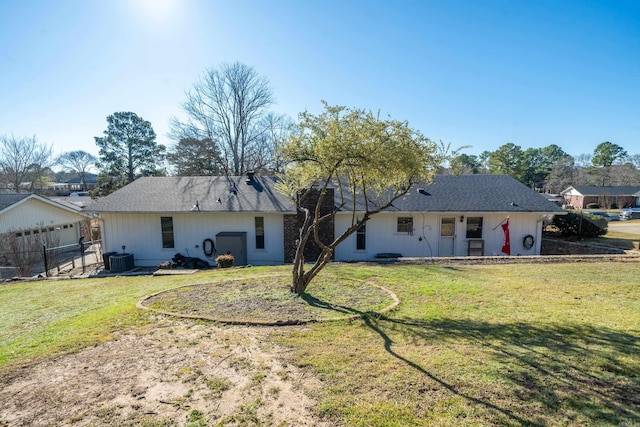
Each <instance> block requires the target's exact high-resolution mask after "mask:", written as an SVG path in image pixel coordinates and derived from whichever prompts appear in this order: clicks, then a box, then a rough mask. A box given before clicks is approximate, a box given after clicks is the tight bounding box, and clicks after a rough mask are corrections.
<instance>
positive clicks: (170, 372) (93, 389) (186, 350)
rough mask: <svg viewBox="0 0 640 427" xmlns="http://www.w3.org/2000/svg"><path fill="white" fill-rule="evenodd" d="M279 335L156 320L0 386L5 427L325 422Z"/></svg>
mask: <svg viewBox="0 0 640 427" xmlns="http://www.w3.org/2000/svg"><path fill="white" fill-rule="evenodd" d="M279 333H286V330H284V329H277V328H276V329H274V328H264V327H263V328H256V327H242V326H234V327H225V326H215V325H213V324H211V323H206V322H198V321H189V320H177V319H170V318H165V317H159V318H158V322H157V324H155V325H153V326H148V327H145V328H143V329H139V330H136V331H135V332H134V333H128V334H126V335H122V336H120V337H119V338H118V339H117V340H114V341H110V342H107V343H105V344H102V345H99V346H96V347H92V348H88V349H85V350H83V351H81V352H79V353H76V354H70V355H64V356H60V357H58V358H56V359H54V360H50V361H46V362H43V363H40V364H38V365H36V366H33V367H31V368H30V369H28V370H25V371H24V372H23V373H22V374H21V375H19V376H17V377H15V378H13V379H11V380H10V381H9V382H8V383H5V384H0V426H3V427H4V426H12V427H13V426H139V425H145V426H215V425H227V426H235V425H238V426H240V425H242V426H252V425H261V426H329V425H330V424H327V423H325V422H322V421H321V420H319V419H318V418H317V417H315V416H314V413H313V407H314V405H315V402H314V401H313V399H311V398H310V397H309V396H313V393H314V390H317V389H318V387H320V383H319V381H318V380H317V379H316V378H313V377H312V376H311V375H310V374H309V373H308V372H306V371H303V370H300V369H297V368H296V367H294V366H291V365H289V364H287V363H286V362H285V360H286V351H287V350H286V349H284V348H282V347H279V346H278V345H276V344H275V343H273V342H272V341H271V340H270V339H269V337H270V336H273V335H272V334H279Z"/></svg>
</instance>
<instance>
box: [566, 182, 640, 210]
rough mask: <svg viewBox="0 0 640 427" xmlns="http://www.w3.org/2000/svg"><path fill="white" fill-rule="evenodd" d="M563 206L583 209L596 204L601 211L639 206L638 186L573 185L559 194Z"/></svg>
mask: <svg viewBox="0 0 640 427" xmlns="http://www.w3.org/2000/svg"><path fill="white" fill-rule="evenodd" d="M560 195H561V196H562V197H563V200H564V205H565V206H571V207H572V208H574V209H585V208H587V207H588V206H589V205H590V204H596V205H598V207H600V208H603V209H621V208H626V207H635V206H640V185H625V186H600V187H599V186H592V185H575V186H572V187H569V188H567V189H566V190H564V191H563V192H561V193H560Z"/></svg>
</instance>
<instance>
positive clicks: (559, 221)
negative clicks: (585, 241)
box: [552, 212, 608, 238]
mask: <svg viewBox="0 0 640 427" xmlns="http://www.w3.org/2000/svg"><path fill="white" fill-rule="evenodd" d="M552 224H553V225H555V226H556V227H557V228H558V231H559V232H560V234H562V235H563V236H565V237H571V236H578V237H580V238H584V237H587V238H588V237H598V236H603V235H605V234H607V229H608V225H607V220H606V219H604V218H602V217H601V216H597V215H590V214H588V213H583V212H581V213H574V212H567V214H566V215H555V216H554V217H553V221H552Z"/></svg>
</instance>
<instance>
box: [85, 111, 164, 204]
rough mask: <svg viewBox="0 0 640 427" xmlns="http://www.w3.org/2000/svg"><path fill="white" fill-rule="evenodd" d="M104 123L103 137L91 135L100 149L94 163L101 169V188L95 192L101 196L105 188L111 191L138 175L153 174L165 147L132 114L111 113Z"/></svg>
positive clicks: (147, 127) (152, 132) (160, 161)
mask: <svg viewBox="0 0 640 427" xmlns="http://www.w3.org/2000/svg"><path fill="white" fill-rule="evenodd" d="M107 123H108V126H107V130H105V131H104V135H105V136H103V137H95V141H96V145H97V146H98V147H99V148H100V152H99V156H100V159H99V161H98V162H97V163H96V166H97V167H98V169H101V173H100V174H99V176H98V185H99V186H100V187H101V188H102V189H101V190H99V191H98V194H102V195H104V191H105V190H106V189H107V188H109V189H110V191H113V190H115V189H117V188H119V187H121V186H123V185H126V184H129V183H131V182H133V180H134V179H136V178H137V177H138V176H149V175H157V174H158V173H159V165H160V164H161V163H162V162H163V161H164V152H165V147H164V146H163V145H159V144H157V143H156V134H155V132H154V131H153V128H152V127H151V123H150V122H148V121H146V120H143V119H142V118H141V117H138V116H137V115H136V114H135V113H131V112H119V113H114V114H112V115H110V116H109V117H107ZM107 177H108V178H107ZM107 181H109V182H110V184H109V185H107V184H106V182H107ZM103 184H104V187H103ZM107 194H108V193H107Z"/></svg>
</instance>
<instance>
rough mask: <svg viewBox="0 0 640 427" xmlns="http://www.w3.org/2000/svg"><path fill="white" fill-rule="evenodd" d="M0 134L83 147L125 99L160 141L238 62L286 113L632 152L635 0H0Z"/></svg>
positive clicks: (465, 140) (638, 85) (638, 54)
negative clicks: (334, 111)
mask: <svg viewBox="0 0 640 427" xmlns="http://www.w3.org/2000/svg"><path fill="white" fill-rule="evenodd" d="M0 16H1V17H2V25H0V40H1V42H0V135H2V134H6V135H10V134H13V135H16V136H32V135H36V136H37V137H38V139H39V141H40V142H44V143H48V144H52V145H53V147H54V152H55V153H56V154H59V153H62V152H65V151H71V150H85V151H89V152H91V153H93V154H97V152H98V150H97V148H96V146H95V144H94V139H93V137H94V136H101V135H102V132H103V131H104V130H105V129H106V125H107V124H106V117H107V116H108V115H109V114H112V113H114V112H116V111H133V112H135V113H136V114H138V115H139V116H141V117H143V118H144V119H146V120H149V121H150V122H151V123H152V125H153V127H154V129H155V131H156V133H157V135H158V138H157V140H158V142H159V143H163V144H166V145H169V144H171V141H170V140H169V139H168V138H167V136H166V133H167V131H168V121H169V119H170V117H172V116H179V115H180V114H181V112H180V103H181V102H182V101H183V100H184V98H185V97H184V93H185V91H186V90H188V89H189V88H190V87H191V86H192V85H193V83H194V82H196V81H197V79H198V78H199V77H200V76H201V75H202V73H203V72H204V71H205V69H207V68H217V67H218V66H219V65H220V64H221V63H223V62H234V61H240V62H243V63H245V64H247V65H250V66H252V67H254V68H255V69H256V71H257V72H258V73H260V74H262V75H264V76H265V77H266V78H267V79H268V80H269V81H270V83H271V86H272V89H273V92H274V95H275V97H276V100H277V104H276V105H275V106H274V108H273V110H274V111H276V112H279V113H285V114H288V115H290V116H291V117H293V118H296V117H297V114H298V113H299V112H300V111H304V110H308V111H311V112H319V111H320V110H321V103H320V100H321V99H324V100H326V101H327V102H329V103H330V104H334V105H346V106H350V107H360V108H366V109H370V110H374V111H377V110H380V111H381V112H382V113H383V114H385V115H387V114H388V115H390V116H391V117H393V118H396V119H401V120H407V121H408V122H409V124H410V126H411V127H413V128H415V129H418V130H420V131H421V132H422V133H423V134H424V135H425V136H427V137H428V138H430V139H432V140H436V141H438V140H442V141H443V142H445V143H451V144H452V146H453V147H458V146H463V145H470V146H472V147H471V148H469V149H466V150H465V151H464V152H466V153H468V154H479V153H480V152H482V151H484V150H489V151H493V150H496V149H497V148H498V147H499V146H501V145H502V144H505V143H507V142H513V143H515V144H517V145H520V146H521V147H523V148H525V149H526V148H529V147H544V146H547V145H550V144H557V145H559V146H560V147H562V148H563V149H564V150H565V151H567V152H568V153H569V154H572V155H577V154H582V153H592V152H593V149H594V148H595V147H596V146H597V145H598V144H599V143H600V142H603V141H611V142H614V143H616V144H618V145H620V146H622V147H623V148H625V149H626V150H627V151H628V152H629V154H636V153H640V148H638V147H640V145H639V144H640V1H635V0H632V1H613V0H610V1H589V0H580V1H571V0H560V1H558V0H554V1H547V0H535V1H534V0H531V1H520V0H504V1H498V0H496V1H492V0H473V1H471V0H469V1H463V0H442V1H440V0H423V1H419V0H416V1H374V0H368V1H359V0H358V1H349V0H343V1H330V0H326V1H320V0H308V1H305V0H277V1H276V0H261V1H258V0H255V1H249V0H233V1H210V0H203V1H198V0H184V1H179V0H129V1H126V0H73V1H71V0H64V1H63V0H50V1H46V0H41V1H31V0H0Z"/></svg>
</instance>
